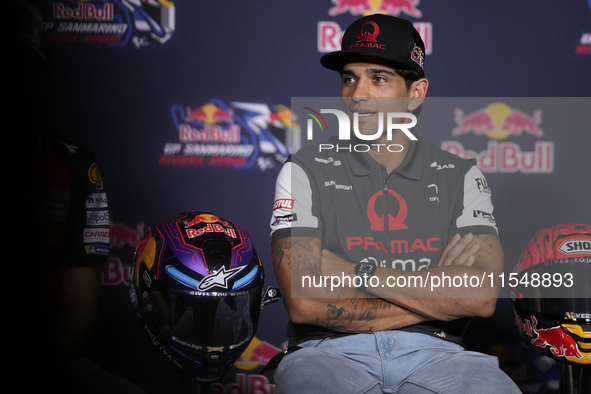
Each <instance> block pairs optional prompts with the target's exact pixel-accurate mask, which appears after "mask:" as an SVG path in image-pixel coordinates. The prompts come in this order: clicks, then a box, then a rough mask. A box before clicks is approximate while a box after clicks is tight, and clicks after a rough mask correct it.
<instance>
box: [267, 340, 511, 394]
mask: <svg viewBox="0 0 591 394" xmlns="http://www.w3.org/2000/svg"><path fill="white" fill-rule="evenodd" d="M300 346H302V349H300V350H297V351H295V352H294V353H290V354H288V355H287V356H286V357H285V358H284V359H283V360H282V361H281V363H280V364H279V367H278V368H277V371H276V373H275V383H276V385H275V394H283V393H290V394H292V393H302V394H304V393H305V394H310V393H321V394H327V393H339V394H348V393H454V394H457V393H495V394H507V393H520V392H521V391H520V390H519V389H518V388H517V386H516V385H515V383H514V382H513V381H512V380H511V379H510V378H509V377H508V376H507V375H506V374H505V373H504V372H503V371H501V370H500V369H499V364H498V360H497V358H496V357H492V356H488V355H485V354H482V353H477V352H471V351H467V350H464V349H463V348H462V347H461V346H459V345H456V344H454V343H451V342H449V341H445V340H442V339H439V338H435V337H431V336H428V335H424V334H418V333H409V332H403V331H382V332H377V333H374V334H357V335H351V336H346V337H342V338H336V339H322V340H313V341H308V342H304V343H303V344H302V345H300Z"/></svg>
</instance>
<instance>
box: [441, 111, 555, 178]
mask: <svg viewBox="0 0 591 394" xmlns="http://www.w3.org/2000/svg"><path fill="white" fill-rule="evenodd" d="M454 121H455V123H456V126H455V127H454V128H453V129H452V132H451V135H452V136H453V137H456V138H458V139H459V138H461V137H462V136H465V135H473V136H477V137H483V138H486V139H487V140H488V141H487V145H486V149H485V150H481V151H477V150H473V149H467V148H465V147H464V144H463V143H461V142H460V141H457V140H456V141H443V142H442V146H441V147H442V149H444V150H446V151H448V152H451V153H453V154H455V155H457V156H460V157H463V158H465V159H472V158H475V159H476V160H477V162H478V165H479V167H480V169H481V170H482V171H483V172H488V173H491V172H493V173H494V172H496V173H518V172H520V173H524V174H548V173H552V172H554V142H553V141H543V140H536V142H535V143H534V146H533V150H532V149H531V148H529V149H527V148H523V147H522V144H520V143H518V142H515V141H513V139H517V138H520V137H523V136H530V137H534V138H536V139H538V138H543V137H544V135H545V133H544V130H543V129H542V127H541V124H542V110H540V109H538V110H535V111H533V112H532V113H525V112H522V111H521V110H519V109H517V108H513V107H511V106H509V105H507V104H505V103H502V102H494V103H491V104H489V105H487V106H486V107H484V108H480V109H477V110H475V111H471V112H466V111H465V110H464V109H461V108H456V109H455V111H454Z"/></svg>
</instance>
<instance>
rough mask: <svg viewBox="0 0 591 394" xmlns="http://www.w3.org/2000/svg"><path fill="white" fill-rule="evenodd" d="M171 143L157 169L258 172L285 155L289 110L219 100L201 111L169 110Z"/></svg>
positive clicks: (282, 158) (286, 151) (187, 109)
mask: <svg viewBox="0 0 591 394" xmlns="http://www.w3.org/2000/svg"><path fill="white" fill-rule="evenodd" d="M171 115H172V118H173V122H174V125H175V128H176V135H177V138H176V140H175V141H171V142H167V143H166V144H165V145H164V148H163V151H162V154H161V156H160V159H159V165H160V166H185V167H186V166H192V167H226V168H233V169H248V168H258V169H259V170H261V171H264V170H268V169H271V168H275V167H277V166H278V165H279V164H282V163H283V162H284V161H285V160H286V159H287V156H288V155H289V149H288V147H287V145H289V144H288V143H287V141H288V140H289V138H290V137H291V128H292V124H291V118H292V114H291V110H290V109H289V108H288V107H285V106H283V105H277V106H275V107H274V108H273V109H272V108H271V107H270V106H269V105H267V104H264V103H231V104H230V105H228V104H226V103H224V102H222V101H221V100H218V99H213V100H211V101H210V102H209V103H206V104H203V105H200V106H179V105H174V106H172V107H171Z"/></svg>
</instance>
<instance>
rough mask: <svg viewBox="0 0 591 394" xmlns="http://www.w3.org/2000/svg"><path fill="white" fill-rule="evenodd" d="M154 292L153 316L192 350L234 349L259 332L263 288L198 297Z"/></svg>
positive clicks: (189, 292) (171, 337)
mask: <svg viewBox="0 0 591 394" xmlns="http://www.w3.org/2000/svg"><path fill="white" fill-rule="evenodd" d="M150 293H151V294H150V299H151V300H152V302H151V304H152V311H150V313H149V314H150V316H151V317H152V318H153V319H154V320H156V322H157V324H158V326H160V327H161V329H162V330H163V332H164V333H165V334H166V335H167V336H168V337H169V338H170V339H171V340H172V341H174V342H175V343H177V344H179V345H182V346H184V347H186V348H188V349H191V350H208V349H210V348H212V347H227V348H229V349H233V348H236V347H239V346H241V345H243V344H246V343H248V341H250V339H252V337H253V336H254V333H255V331H256V328H257V323H258V319H259V313H260V309H261V289H260V288H254V289H252V290H250V291H242V292H233V293H224V294H223V296H219V295H218V296H215V295H209V296H205V295H194V292H191V291H183V290H174V291H169V292H167V293H164V292H161V291H151V292H150ZM156 299H157V300H158V302H156V301H155V300H156Z"/></svg>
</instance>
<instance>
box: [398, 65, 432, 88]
mask: <svg viewBox="0 0 591 394" xmlns="http://www.w3.org/2000/svg"><path fill="white" fill-rule="evenodd" d="M394 71H396V74H398V75H400V76H401V77H402V78H404V83H405V85H406V90H407V91H408V90H409V89H410V85H412V84H413V82H415V81H418V80H419V79H421V78H425V74H424V73H420V72H418V71H417V70H409V69H406V68H403V69H394Z"/></svg>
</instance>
